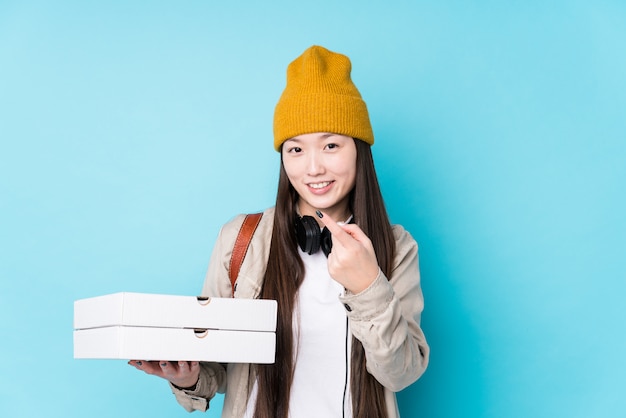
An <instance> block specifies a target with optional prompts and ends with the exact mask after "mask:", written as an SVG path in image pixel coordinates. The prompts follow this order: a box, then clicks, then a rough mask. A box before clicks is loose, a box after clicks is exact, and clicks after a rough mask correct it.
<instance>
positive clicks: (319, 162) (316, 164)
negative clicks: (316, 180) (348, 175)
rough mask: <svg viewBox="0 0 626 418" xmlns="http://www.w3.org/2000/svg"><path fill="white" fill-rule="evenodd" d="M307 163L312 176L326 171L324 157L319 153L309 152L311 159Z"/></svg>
mask: <svg viewBox="0 0 626 418" xmlns="http://www.w3.org/2000/svg"><path fill="white" fill-rule="evenodd" d="M307 165H308V167H307V171H308V174H309V175H310V176H315V175H319V174H322V173H324V163H323V159H322V158H321V156H320V155H318V154H317V153H311V154H309V160H308V162H307Z"/></svg>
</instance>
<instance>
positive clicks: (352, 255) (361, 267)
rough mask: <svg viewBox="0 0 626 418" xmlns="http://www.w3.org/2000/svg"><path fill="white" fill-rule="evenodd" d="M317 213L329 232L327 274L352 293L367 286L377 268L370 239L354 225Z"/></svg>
mask: <svg viewBox="0 0 626 418" xmlns="http://www.w3.org/2000/svg"><path fill="white" fill-rule="evenodd" d="M320 214H321V215H322V216H320ZM318 216H319V217H320V219H321V220H322V222H323V223H324V225H325V226H326V228H328V230H329V231H330V233H331V235H332V240H333V248H332V251H331V253H330V254H329V255H328V272H329V273H330V276H331V277H332V278H333V279H335V280H336V281H337V282H338V283H340V284H341V285H343V287H345V288H346V289H347V290H349V291H350V292H352V293H354V294H356V293H359V292H361V291H363V290H365V289H367V287H368V286H369V285H370V284H372V282H373V281H374V280H376V277H378V271H379V267H378V261H377V259H376V253H375V252H374V247H373V246H372V242H371V241H370V239H369V238H368V237H367V235H365V233H364V232H363V231H362V230H361V228H359V227H358V225H355V224H344V223H342V224H338V223H337V222H335V220H334V219H332V218H331V217H330V216H329V215H327V214H326V213H323V212H321V211H318Z"/></svg>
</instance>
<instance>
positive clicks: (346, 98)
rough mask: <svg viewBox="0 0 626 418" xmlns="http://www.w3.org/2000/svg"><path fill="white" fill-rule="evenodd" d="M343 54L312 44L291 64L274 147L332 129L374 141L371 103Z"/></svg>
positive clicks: (276, 122)
mask: <svg viewBox="0 0 626 418" xmlns="http://www.w3.org/2000/svg"><path fill="white" fill-rule="evenodd" d="M351 69H352V64H351V63H350V59H349V58H348V57H347V56H345V55H342V54H337V53H335V52H332V51H329V50H328V49H326V48H323V47H321V46H312V47H310V48H308V49H307V50H306V51H304V52H303V53H302V55H300V56H299V57H298V58H296V59H295V60H294V61H293V62H291V64H289V66H288V67H287V86H286V87H285V90H284V91H283V94H282V95H281V97H280V99H279V100H278V103H277V104H276V109H275V111H274V148H275V149H276V151H280V146H281V145H282V144H283V142H285V141H286V140H287V139H289V138H293V137H294V136H297V135H301V134H307V133H312V132H329V133H335V134H341V135H346V136H350V137H353V138H357V139H360V140H362V141H365V142H367V143H368V144H370V145H373V144H374V133H373V132H372V126H371V124H370V120H369V115H368V113H367V106H366V105H365V102H364V101H363V99H362V98H361V94H360V93H359V91H358V90H357V88H356V86H355V85H354V83H353V82H352V79H351V78H350V71H351Z"/></svg>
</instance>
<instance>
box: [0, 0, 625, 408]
mask: <svg viewBox="0 0 626 418" xmlns="http://www.w3.org/2000/svg"><path fill="white" fill-rule="evenodd" d="M366 3H367V4H366ZM312 44H321V45H324V46H326V47H328V48H330V49H332V50H336V51H339V52H343V53H346V54H347V55H349V56H350V57H351V58H352V61H353V68H354V71H353V78H354V80H355V82H356V83H357V85H358V86H359V88H360V90H361V93H362V94H363V96H364V98H365V99H366V101H367V103H368V106H369V109H370V113H371V117H372V122H373V125H374V130H375V134H376V139H377V143H376V145H375V147H374V153H375V158H376V163H377V168H378V171H379V175H380V179H381V183H382V187H383V191H384V193H385V196H386V201H387V204H388V207H389V211H390V214H391V216H392V220H393V221H394V222H397V223H402V224H404V225H405V226H406V227H407V229H409V230H410V231H411V232H412V234H413V235H414V236H415V238H416V239H417V240H418V242H419V243H420V248H421V267H422V273H423V288H424V292H425V297H426V310H425V312H424V317H423V327H424V330H425V332H426V333H427V336H428V338H429V341H430V343H431V346H432V362H431V366H430V368H429V370H428V371H427V373H426V374H425V375H424V377H423V378H422V379H421V380H420V381H418V382H417V383H416V384H415V385H413V386H412V387H410V388H409V389H407V390H405V391H403V392H402V393H400V395H399V400H400V403H401V410H402V412H403V416H405V417H414V416H419V417H432V418H440V417H449V418H457V417H468V418H478V417H481V418H482V417H489V418H502V417H507V418H518V417H519V418H527V417H550V418H553V417H568V418H576V417H580V418H583V417H584V418H587V417H623V416H626V398H625V397H624V396H623V392H624V388H625V387H626V378H625V377H624V376H626V361H624V352H625V351H626V337H625V336H624V332H623V330H624V324H625V323H626V310H625V309H624V307H623V306H624V303H623V298H624V296H623V295H624V293H625V292H626V280H625V276H626V274H625V273H624V272H625V271H626V261H625V257H624V256H625V254H626V222H625V220H624V213H626V193H625V191H626V190H625V187H624V178H626V168H625V167H626V143H625V141H626V122H625V120H626V117H624V116H625V115H624V114H625V113H626V112H625V110H626V76H625V74H626V51H625V47H624V45H626V5H624V3H623V2H621V1H618V0H615V1H609V0H607V1H602V0H600V1H595V2H583V1H554V2H540V1H526V2H519V1H515V2H514V1H509V2H496V1H474V2H467V1H452V0H448V1H440V2H424V1H396V2H383V1H381V2H360V1H346V2H335V1H319V2H313V3H311V2H309V3H299V2H287V1H284V2H283V1H275V2H272V3H271V5H268V4H264V2H241V1H240V2H237V1H233V2H211V1H185V2H165V1H159V2H157V1H151V2H147V1H146V2H138V1H136V2H127V1H110V2H98V4H96V3H95V2H80V1H75V2H71V1H58V2H44V1H40V2H37V1H4V2H1V3H0V141H1V145H0V214H1V216H0V279H1V280H0V314H1V327H2V335H3V343H2V344H0V355H1V357H2V358H3V359H4V364H3V366H2V368H1V370H2V379H0V415H1V416H3V417H39V416H41V417H44V416H45V417H83V416H91V417H94V418H95V417H110V416H150V417H154V418H157V417H176V416H180V417H186V416H188V414H187V413H186V412H184V411H183V410H182V409H180V408H179V407H178V406H177V404H176V403H175V402H174V400H173V398H172V396H171V395H170V394H169V393H168V389H167V387H166V386H165V385H164V384H163V382H161V381H158V380H157V379H155V378H152V377H150V376H145V375H143V374H141V373H139V372H137V371H135V370H133V369H131V368H130V367H128V366H126V365H125V364H124V362H123V361H119V362H117V361H95V360H74V359H73V358H72V315H73V311H72V308H73V306H72V303H73V301H74V300H75V299H79V298H83V297H90V296H96V295H100V294H105V293H112V292H118V291H137V292H150V293H172V294H183V295H195V294H197V293H198V292H199V290H200V287H201V284H202V280H203V275H204V270H205V268H206V265H207V263H208V258H209V255H210V252H211V249H212V245H213V241H214V239H215V237H216V234H217V232H218V228H219V227H220V225H221V224H223V223H224V222H226V221H227V220H228V219H230V218H231V217H232V216H233V215H234V214H236V213H240V212H250V211H254V210H258V209H262V208H264V207H267V206H270V205H272V204H273V200H274V193H275V187H276V180H277V167H278V154H277V153H275V152H274V151H273V149H272V126H271V121H272V114H273V107H274V104H275V102H276V100H277V99H278V96H279V94H280V92H281V91H282V88H283V86H284V81H285V80H284V76H285V68H286V66H287V64H288V63H289V61H291V60H292V59H293V58H295V57H296V56H297V55H299V54H300V53H301V52H302V51H303V50H304V49H305V48H306V47H308V46H310V45H312ZM219 411H220V407H219V399H218V401H217V402H216V404H215V406H214V408H213V409H212V412H211V413H209V414H208V415H207V416H213V417H217V416H219Z"/></svg>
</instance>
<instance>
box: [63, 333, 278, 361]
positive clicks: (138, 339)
mask: <svg viewBox="0 0 626 418" xmlns="http://www.w3.org/2000/svg"><path fill="white" fill-rule="evenodd" d="M275 352H276V334H275V333H273V332H258V331H228V330H227V331H225V330H212V329H203V330H194V329H189V328H156V327H130V326H110V327H99V328H89V329H80V330H75V331H74V358H77V359H125V360H157V361H158V360H169V361H214V362H221V363H266V364H267V363H273V362H274V356H275Z"/></svg>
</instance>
